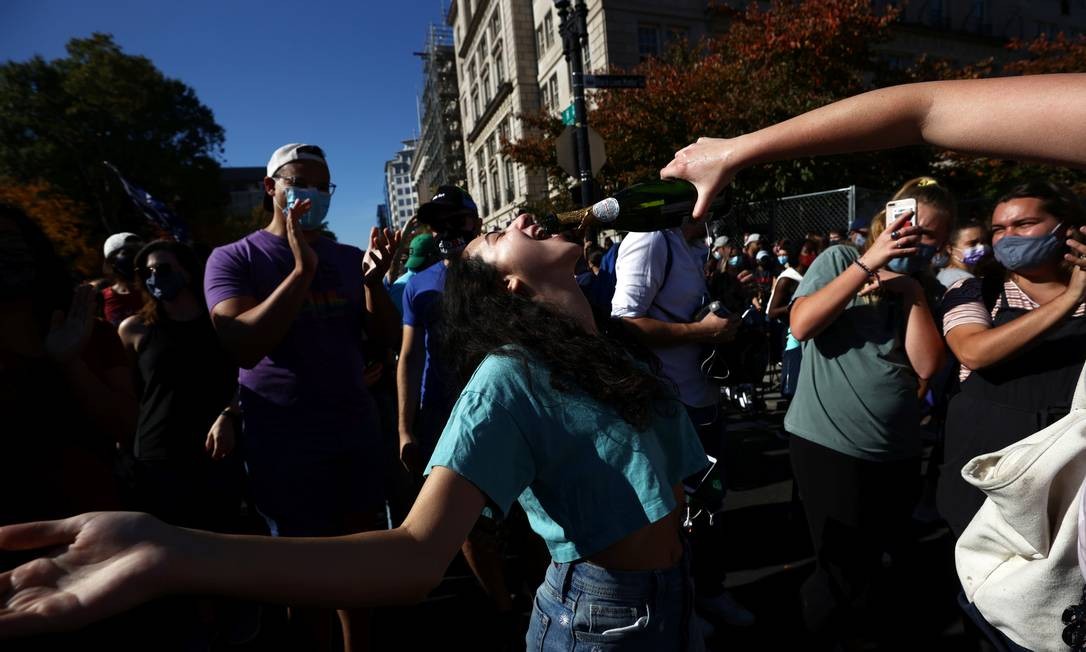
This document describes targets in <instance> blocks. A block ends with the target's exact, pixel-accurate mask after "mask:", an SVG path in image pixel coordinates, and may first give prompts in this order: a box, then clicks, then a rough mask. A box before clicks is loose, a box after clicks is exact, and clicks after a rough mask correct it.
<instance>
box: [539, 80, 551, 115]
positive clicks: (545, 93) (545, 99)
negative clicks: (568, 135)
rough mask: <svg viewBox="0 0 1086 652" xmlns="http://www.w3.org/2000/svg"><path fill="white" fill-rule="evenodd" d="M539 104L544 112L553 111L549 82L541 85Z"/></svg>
mask: <svg viewBox="0 0 1086 652" xmlns="http://www.w3.org/2000/svg"><path fill="white" fill-rule="evenodd" d="M539 104H540V106H541V107H542V108H543V110H544V111H550V110H551V91H550V88H548V87H547V82H543V83H542V84H540V85H539Z"/></svg>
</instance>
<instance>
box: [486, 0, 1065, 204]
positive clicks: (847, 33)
mask: <svg viewBox="0 0 1086 652" xmlns="http://www.w3.org/2000/svg"><path fill="white" fill-rule="evenodd" d="M714 11H715V12H717V14H718V15H719V17H720V19H721V21H722V23H723V24H724V27H723V28H722V29H721V30H720V31H719V32H718V33H716V34H715V35H714V36H711V37H709V38H707V39H704V40H703V41H701V42H698V43H682V42H680V43H678V44H676V45H674V46H673V47H672V48H671V49H670V51H669V52H668V53H667V54H666V55H665V56H664V57H662V58H658V59H657V58H653V59H649V60H647V61H645V62H644V63H642V64H640V65H638V66H636V67H635V68H634V69H633V70H630V71H623V72H632V73H634V74H641V75H644V76H645V88H644V89H642V90H597V91H591V95H590V104H591V105H592V106H591V111H590V113H589V117H588V122H589V124H590V125H592V127H593V128H594V129H596V130H597V131H598V132H599V133H600V134H601V135H602V136H603V139H604V141H605V142H606V144H607V156H608V162H607V165H605V166H604V168H603V170H602V171H601V173H600V175H598V177H597V181H599V182H600V185H601V187H602V190H603V192H605V193H606V192H608V191H611V190H615V189H617V188H620V187H622V186H625V185H628V184H630V183H634V182H637V181H642V180H645V179H650V178H654V177H656V175H657V174H658V170H659V169H660V168H661V167H662V166H663V165H665V164H666V163H667V162H668V161H670V160H671V158H672V156H673V154H674V152H675V151H677V150H678V149H680V148H682V147H683V146H685V145H687V144H689V143H690V142H691V141H692V140H693V139H696V138H697V137H698V136H702V135H711V136H719V137H727V136H733V135H738V134H741V133H747V132H751V131H755V130H757V129H760V128H762V127H765V126H767V125H770V124H774V123H777V122H780V121H783V120H786V119H788V118H790V117H792V116H795V115H798V114H800V113H804V112H806V111H809V110H811V109H814V108H816V107H819V106H822V105H825V104H829V103H831V102H834V101H836V100H839V99H841V98H844V97H848V96H851V95H855V94H858V93H861V92H864V91H867V90H870V89H872V88H877V87H883V86H889V85H892V84H897V83H904V82H909V81H923V80H932V79H948V78H955V79H957V78H967V77H982V76H990V75H991V74H993V73H994V72H996V67H995V65H994V64H993V63H992V62H991V61H979V62H975V63H972V64H968V65H960V64H951V63H950V62H945V61H938V60H933V59H930V58H921V59H919V60H917V61H916V62H914V63H913V65H912V66H911V67H909V68H908V69H905V70H901V69H894V68H892V67H890V66H889V65H888V63H887V62H886V61H885V60H884V59H882V58H880V57H879V54H878V49H877V48H878V46H879V45H880V44H882V43H885V42H887V41H889V40H890V38H891V27H892V24H893V22H894V21H895V20H896V19H897V16H898V14H897V11H896V10H895V9H893V8H888V9H887V10H885V11H884V12H881V13H880V12H876V11H875V10H874V9H873V8H872V3H871V2H869V1H867V0H823V1H821V2H817V3H796V2H786V1H783V0H774V2H772V3H770V4H769V6H768V7H767V8H765V9H763V8H761V7H760V6H759V4H758V3H751V4H750V5H749V6H748V8H747V9H745V10H735V9H731V8H728V7H725V6H716V7H714ZM1008 47H1009V48H1011V49H1012V51H1015V52H1019V53H1020V54H1022V55H1025V56H1024V57H1023V59H1022V60H1020V61H1016V62H1014V63H1012V64H1010V65H1007V66H1005V67H1004V68H1003V70H1002V71H1001V72H999V74H1035V73H1041V72H1064V71H1072V70H1073V71H1081V70H1086V67H1083V63H1084V62H1086V61H1084V60H1086V43H1084V41H1083V40H1082V39H1081V38H1080V39H1079V40H1075V41H1071V40H1068V39H1065V38H1062V37H1060V38H1058V39H1056V40H1054V41H1051V42H1049V41H1044V40H1040V41H1033V42H1030V43H1021V42H1012V43H1011V44H1010V45H1009V46H1008ZM614 72H619V71H614ZM521 117H522V119H524V121H525V123H526V126H527V127H528V130H527V131H528V133H530V134H531V135H530V136H528V137H526V138H522V139H521V140H519V141H517V142H514V143H508V144H507V145H506V146H505V148H504V151H505V152H506V153H507V154H508V155H509V156H511V157H512V158H513V159H514V160H516V161H518V162H520V163H522V164H524V165H527V166H528V167H530V168H534V169H543V170H546V171H547V172H548V176H549V178H550V179H551V182H552V187H554V188H565V187H568V186H569V184H570V180H569V178H568V176H566V175H565V173H564V172H562V171H561V169H560V168H558V166H557V163H556V161H555V155H554V139H555V138H556V137H557V135H558V134H560V133H561V131H562V129H563V126H562V124H561V122H560V120H559V119H558V117H557V116H555V115H551V114H547V113H537V114H528V115H522V116H521ZM1044 172H1045V173H1049V172H1052V170H1051V169H1045V170H1044ZM932 173H934V174H936V175H937V176H940V177H944V178H947V179H948V181H949V182H950V185H951V186H952V187H954V188H955V190H957V191H958V193H959V196H965V197H974V196H988V197H991V196H992V195H993V193H996V192H998V191H999V190H1002V189H1003V188H1005V187H1006V185H1008V182H1010V181H1013V180H1015V179H1017V178H1020V177H1024V176H1028V175H1031V174H1037V173H1038V169H1037V168H1036V167H1035V166H1028V165H1023V164H1018V163H1012V162H1003V161H999V162H992V161H990V160H987V159H977V158H973V157H964V156H961V155H957V154H954V153H948V152H937V151H935V150H933V149H931V148H927V147H909V148H903V149H899V150H893V151H888V152H878V153H870V154H850V155H847V156H833V157H821V158H816V159H797V160H793V161H785V162H781V163H775V164H771V165H763V166H756V167H754V168H751V169H748V170H745V171H744V172H742V173H741V174H740V175H739V177H738V178H737V179H736V181H735V184H734V189H735V191H736V193H737V199H739V200H741V201H742V200H758V199H767V198H772V197H777V196H783V195H791V194H799V193H804V192H813V191H818V190H826V189H830V188H837V187H842V186H846V185H853V184H855V185H858V186H863V187H868V188H874V189H891V188H894V187H896V186H897V185H899V184H900V183H901V182H902V181H904V180H905V179H908V178H911V177H915V176H918V175H921V174H932ZM1056 176H1058V177H1060V178H1061V179H1062V180H1064V181H1068V182H1070V183H1074V182H1075V181H1077V180H1080V179H1082V178H1084V177H1083V175H1082V174H1081V173H1079V172H1077V171H1063V170H1061V171H1059V172H1058V173H1056ZM997 187H998V190H997ZM568 201H569V200H568V198H566V197H565V196H564V193H561V194H560V195H558V196H556V197H555V198H554V199H553V200H552V203H553V204H555V205H557V206H562V205H563V204H564V203H566V202H568Z"/></svg>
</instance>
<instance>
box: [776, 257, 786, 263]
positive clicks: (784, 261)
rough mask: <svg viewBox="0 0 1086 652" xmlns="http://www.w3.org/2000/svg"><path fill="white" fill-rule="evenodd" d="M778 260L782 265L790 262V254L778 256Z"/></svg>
mask: <svg viewBox="0 0 1086 652" xmlns="http://www.w3.org/2000/svg"><path fill="white" fill-rule="evenodd" d="M777 262H778V263H780V264H782V265H787V264H788V256H777Z"/></svg>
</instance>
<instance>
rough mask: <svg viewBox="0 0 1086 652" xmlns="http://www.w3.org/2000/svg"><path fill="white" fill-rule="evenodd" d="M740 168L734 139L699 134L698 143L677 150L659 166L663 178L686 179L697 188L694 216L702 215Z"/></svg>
mask: <svg viewBox="0 0 1086 652" xmlns="http://www.w3.org/2000/svg"><path fill="white" fill-rule="evenodd" d="M738 171H739V167H738V164H737V162H736V156H735V143H734V140H733V139H728V138H698V140H697V142H696V143H693V144H691V145H687V146H686V147H684V148H682V149H680V150H679V151H677V152H675V157H674V158H673V159H672V160H671V162H670V163H668V164H667V165H666V166H664V168H663V169H662V170H660V178H661V179H685V180H687V181H689V182H690V183H692V184H693V185H694V187H695V188H697V190H698V200H697V202H696V203H695V204H694V212H693V217H694V219H700V218H702V217H704V216H705V214H706V213H707V212H708V211H709V205H710V204H711V203H712V202H713V198H715V197H716V196H717V195H718V194H719V193H720V191H721V190H723V189H724V188H725V187H727V185H728V184H729V183H731V182H732V179H733V178H734V177H735V174H736V173H737V172H738Z"/></svg>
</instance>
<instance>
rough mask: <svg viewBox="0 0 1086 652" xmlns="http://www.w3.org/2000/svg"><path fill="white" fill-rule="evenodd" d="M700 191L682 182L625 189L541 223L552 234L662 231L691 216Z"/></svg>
mask: <svg viewBox="0 0 1086 652" xmlns="http://www.w3.org/2000/svg"><path fill="white" fill-rule="evenodd" d="M697 198H698V191H697V189H696V188H694V185H693V184H691V183H690V182H688V181H684V180H682V179H662V180H660V181H649V182H646V183H638V184H635V185H632V186H630V187H628V188H624V189H622V190H620V191H618V192H617V193H615V195H614V196H613V197H608V198H607V199H604V200H602V201H598V202H596V203H595V204H593V205H591V206H589V207H587V208H581V209H578V210H575V211H568V212H566V213H557V214H555V213H551V214H549V215H547V216H545V217H544V218H543V219H542V220H540V226H542V227H543V229H544V230H545V231H547V233H549V234H554V233H559V232H561V231H569V230H572V229H577V228H581V227H587V226H598V227H601V228H605V229H615V230H617V231H662V230H664V229H670V228H672V227H675V226H679V225H680V224H682V223H683V221H685V220H686V218H688V217H689V216H690V213H691V211H692V210H693V208H694V202H695V201H696V200H697Z"/></svg>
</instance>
